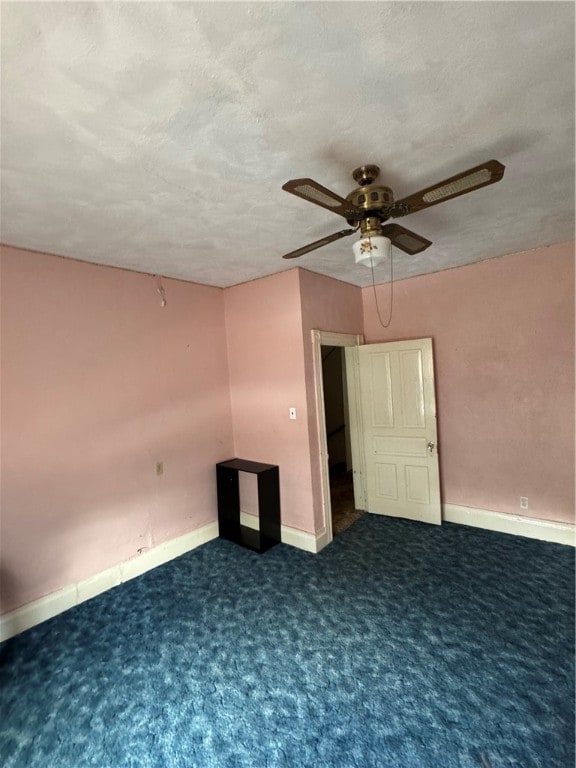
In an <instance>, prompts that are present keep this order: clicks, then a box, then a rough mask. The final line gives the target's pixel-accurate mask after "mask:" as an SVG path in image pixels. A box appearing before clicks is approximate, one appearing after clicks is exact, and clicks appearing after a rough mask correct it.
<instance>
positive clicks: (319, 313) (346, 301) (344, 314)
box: [299, 269, 363, 533]
mask: <svg viewBox="0 0 576 768" xmlns="http://www.w3.org/2000/svg"><path fill="white" fill-rule="evenodd" d="M299 274H300V296H301V304H302V338H303V346H304V366H305V376H306V398H307V403H308V438H309V448H308V450H309V454H310V467H311V476H312V499H313V502H312V503H313V508H314V527H315V531H316V532H317V533H320V532H321V531H322V530H323V529H324V528H325V524H326V521H325V520H324V517H323V510H322V482H321V465H320V445H319V441H318V413H317V407H316V389H315V380H314V356H313V346H312V331H313V330H317V331H332V332H333V333H348V334H361V333H362V329H363V308H362V291H361V289H360V288H358V287H357V286H355V285H350V284H349V283H342V282H340V281H339V280H333V279H331V278H329V277H325V276H324V275H318V274H316V273H314V272H308V271H307V270H305V269H301V270H300V271H299Z"/></svg>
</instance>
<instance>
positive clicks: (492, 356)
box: [362, 243, 574, 522]
mask: <svg viewBox="0 0 576 768" xmlns="http://www.w3.org/2000/svg"><path fill="white" fill-rule="evenodd" d="M406 258H407V257H406ZM362 293H363V300H364V333H365V336H366V341H367V342H368V343H370V342H378V341H390V340H393V339H409V338H419V337H425V336H431V337H432V339H433V343H434V355H435V369H436V397H437V404H438V424H439V447H440V463H441V478H442V491H443V501H444V502H445V503H450V504H461V505H464V506H470V507H478V508H481V509H489V510H494V511H498V512H505V513H510V514H520V512H521V511H520V508H519V497H520V496H527V497H528V500H529V510H528V511H522V514H524V515H527V516H531V517H537V518H543V519H548V520H557V521H561V522H574V244H573V243H568V244H563V245H555V246H550V247H549V248H541V249H537V250H534V251H529V252H527V253H519V254H514V255H511V256H505V257H502V258H498V259H490V260H487V261H484V262H481V263H478V264H473V265H471V266H466V267H461V268H458V269H453V270H448V271H445V272H437V273H434V274H432V275H426V276H423V277H416V278H412V279H408V280H403V281H401V282H399V283H397V284H396V285H395V286H394V312H393V319H392V323H391V325H390V328H389V329H388V330H384V329H383V328H381V326H380V324H379V322H378V319H377V317H376V313H375V309H374V296H373V291H372V288H365V289H363V291H362ZM378 296H379V297H380V301H381V303H382V308H383V311H382V314H385V313H386V311H387V307H388V303H387V302H388V297H389V286H381V287H380V288H378Z"/></svg>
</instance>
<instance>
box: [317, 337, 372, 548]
mask: <svg viewBox="0 0 576 768" xmlns="http://www.w3.org/2000/svg"><path fill="white" fill-rule="evenodd" d="M321 355H322V387H323V391H324V423H325V428H326V448H327V458H328V482H329V489H330V507H331V517H332V535H333V536H339V535H340V534H341V533H343V532H344V531H345V530H346V529H347V528H349V527H350V526H351V525H353V524H354V523H355V522H356V521H357V520H358V519H359V518H360V517H361V516H362V515H363V514H364V512H363V510H359V509H356V506H355V504H354V480H353V465H352V449H351V441H350V415H349V407H348V393H347V385H346V356H345V355H344V348H343V347H341V346H333V345H329V344H322V345H321Z"/></svg>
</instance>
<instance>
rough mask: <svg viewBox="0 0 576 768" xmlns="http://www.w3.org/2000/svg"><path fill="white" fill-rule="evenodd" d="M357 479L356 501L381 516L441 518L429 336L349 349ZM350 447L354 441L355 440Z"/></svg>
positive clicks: (435, 519)
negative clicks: (354, 404)
mask: <svg viewBox="0 0 576 768" xmlns="http://www.w3.org/2000/svg"><path fill="white" fill-rule="evenodd" d="M346 356H347V363H348V370H349V381H348V387H349V391H350V390H352V391H354V394H355V397H356V419H355V421H356V424H355V425H351V426H352V427H353V428H354V427H355V428H356V430H357V432H358V435H357V439H356V441H355V444H356V452H357V454H358V453H360V455H359V456H358V459H359V461H358V462H356V461H355V462H354V467H355V470H356V466H357V464H358V466H359V467H360V469H359V474H360V475H362V477H360V478H359V479H358V478H355V480H356V481H357V482H355V492H356V495H357V504H362V502H364V503H363V506H361V507H360V508H363V509H367V510H368V511H369V512H374V513H376V514H379V515H393V516H396V517H406V518H410V519H412V520H420V521H422V522H427V523H436V524H440V523H441V522H442V516H441V508H440V477H439V468H438V450H437V430H436V400H435V392H434V361H433V357H432V339H415V340H412V341H394V342H388V343H385V344H366V345H361V346H358V347H354V348H351V349H350V350H348V349H347V350H346ZM353 444H354V443H353Z"/></svg>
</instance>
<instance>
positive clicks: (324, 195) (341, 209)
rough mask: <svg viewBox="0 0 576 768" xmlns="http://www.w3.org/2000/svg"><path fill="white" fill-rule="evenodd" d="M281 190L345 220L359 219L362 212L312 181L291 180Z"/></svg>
mask: <svg viewBox="0 0 576 768" xmlns="http://www.w3.org/2000/svg"><path fill="white" fill-rule="evenodd" d="M282 189H285V190H286V192H290V193H291V194H292V195H296V197H301V198H302V199H303V200H308V202H309V203H315V205H321V206H322V208H326V209H327V210H328V211H332V212H333V213H337V214H338V215H339V216H344V218H345V219H359V218H360V217H361V213H362V211H361V209H360V208H358V207H357V206H356V205H354V203H351V202H350V201H349V200H345V199H344V198H343V197H340V195H337V194H336V193H335V192H332V190H331V189H327V188H326V187H323V186H322V184H318V182H317V181H314V179H291V180H290V181H287V182H286V184H283V185H282Z"/></svg>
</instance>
